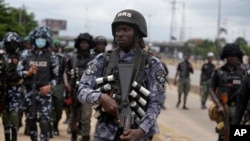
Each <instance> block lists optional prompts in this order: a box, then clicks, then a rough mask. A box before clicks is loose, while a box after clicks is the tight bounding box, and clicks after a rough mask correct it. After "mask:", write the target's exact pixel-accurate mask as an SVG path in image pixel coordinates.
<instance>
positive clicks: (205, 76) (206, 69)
mask: <svg viewBox="0 0 250 141" xmlns="http://www.w3.org/2000/svg"><path fill="white" fill-rule="evenodd" d="M214 69H215V65H214V64H213V63H211V62H208V63H205V64H203V65H202V67H201V79H202V81H206V80H209V79H211V76H212V73H213V71H214Z"/></svg>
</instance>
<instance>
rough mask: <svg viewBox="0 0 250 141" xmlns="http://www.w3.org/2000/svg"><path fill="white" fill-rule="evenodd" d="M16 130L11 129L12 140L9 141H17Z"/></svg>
mask: <svg viewBox="0 0 250 141" xmlns="http://www.w3.org/2000/svg"><path fill="white" fill-rule="evenodd" d="M17 130H18V127H17V128H11V131H12V136H11V137H12V140H11V141H17Z"/></svg>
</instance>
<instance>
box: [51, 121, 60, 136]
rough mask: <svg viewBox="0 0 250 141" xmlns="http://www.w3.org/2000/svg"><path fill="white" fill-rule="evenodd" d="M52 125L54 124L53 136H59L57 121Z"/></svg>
mask: <svg viewBox="0 0 250 141" xmlns="http://www.w3.org/2000/svg"><path fill="white" fill-rule="evenodd" d="M53 126H54V128H53V129H54V135H55V136H59V135H60V133H59V130H58V122H57V121H55V122H54V124H53Z"/></svg>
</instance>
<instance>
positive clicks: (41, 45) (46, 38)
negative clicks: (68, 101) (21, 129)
mask: <svg viewBox="0 0 250 141" xmlns="http://www.w3.org/2000/svg"><path fill="white" fill-rule="evenodd" d="M29 37H30V44H31V45H32V49H31V50H30V51H29V52H28V53H27V56H24V58H22V60H21V61H20V63H19V65H18V72H19V75H20V76H21V77H22V78H24V85H25V88H26V94H25V102H24V104H25V107H26V113H27V117H26V118H27V120H28V126H29V134H30V138H31V141H37V136H38V133H37V126H36V125H37V122H39V124H40V131H41V134H40V140H41V141H48V140H49V136H50V120H51V109H52V105H51V104H52V92H51V90H52V88H53V87H54V86H56V80H57V77H58V67H59V66H58V58H57V56H56V55H55V54H52V53H51V52H50V51H49V50H48V48H49V47H51V46H52V44H53V40H52V32H51V29H50V28H49V27H46V26H39V27H37V28H35V29H34V31H32V32H31V34H30V35H29ZM37 112H39V114H38V115H39V116H37Z"/></svg>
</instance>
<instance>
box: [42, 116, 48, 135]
mask: <svg viewBox="0 0 250 141" xmlns="http://www.w3.org/2000/svg"><path fill="white" fill-rule="evenodd" d="M40 129H41V133H42V134H47V133H48V132H49V131H50V125H49V121H48V120H45V119H42V120H40Z"/></svg>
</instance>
